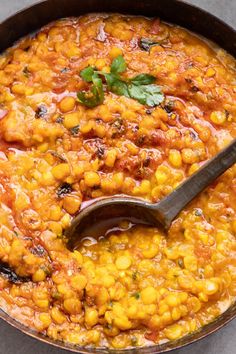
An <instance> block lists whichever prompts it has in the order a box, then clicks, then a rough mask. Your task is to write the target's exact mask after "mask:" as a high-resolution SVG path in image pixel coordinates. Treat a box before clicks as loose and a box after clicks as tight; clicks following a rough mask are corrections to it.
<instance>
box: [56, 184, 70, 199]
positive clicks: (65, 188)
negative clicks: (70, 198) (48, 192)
mask: <svg viewBox="0 0 236 354" xmlns="http://www.w3.org/2000/svg"><path fill="white" fill-rule="evenodd" d="M71 192H72V186H71V184H69V183H67V182H65V183H62V184H61V185H60V187H59V188H58V189H57V196H58V197H59V198H62V197H64V195H66V194H69V193H71Z"/></svg>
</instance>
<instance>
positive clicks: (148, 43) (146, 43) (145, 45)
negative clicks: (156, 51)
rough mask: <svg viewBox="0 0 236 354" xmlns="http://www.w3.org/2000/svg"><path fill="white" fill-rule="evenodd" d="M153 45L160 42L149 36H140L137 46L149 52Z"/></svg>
mask: <svg viewBox="0 0 236 354" xmlns="http://www.w3.org/2000/svg"><path fill="white" fill-rule="evenodd" d="M154 45H160V43H159V42H156V41H154V40H152V39H149V38H141V39H140V41H139V47H140V48H141V49H143V50H145V51H146V52H149V51H150V49H151V47H153V46H154Z"/></svg>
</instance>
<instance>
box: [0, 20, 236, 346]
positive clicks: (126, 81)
mask: <svg viewBox="0 0 236 354" xmlns="http://www.w3.org/2000/svg"><path fill="white" fill-rule="evenodd" d="M235 79H236V76H235V60H234V59H233V58H232V57H230V56H229V55H228V54H227V53H225V52H224V51H223V50H221V49H220V48H218V47H216V46H214V45H213V44H209V43H208V42H206V41H205V40H203V39H201V38H199V37H197V36H195V35H194V34H191V33H190V32H188V31H186V30H184V29H181V28H179V27H177V26H172V25H168V24H166V23H162V22H160V20H159V19H148V18H144V17H132V16H130V17H128V16H122V15H106V14H90V15H86V16H82V17H79V18H68V19H62V20H60V21H58V22H55V23H53V24H49V25H48V26H46V27H44V28H42V29H41V30H40V31H39V32H38V33H36V34H34V35H32V36H31V37H28V38H24V39H22V40H21V41H20V42H18V43H17V44H16V45H15V46H14V47H12V48H11V49H9V50H7V51H6V52H5V53H3V54H2V55H1V57H0V137H1V139H0V306H1V308H2V309H3V310H4V311H5V312H7V313H8V314H10V316H12V317H14V318H15V319H16V320H18V321H19V322H21V323H23V324H25V325H26V326H28V327H30V328H32V329H35V330H36V331H38V332H41V333H43V334H45V335H47V336H49V337H51V338H53V339H55V340H61V341H64V342H69V343H72V344H76V345H82V346H96V347H110V348H115V349H117V348H128V347H137V346H147V345H153V344H156V343H157V344H159V343H163V342H165V341H168V340H176V339H179V338H181V337H182V336H184V335H186V334H189V333H191V332H194V331H196V330H198V329H200V328H201V327H202V326H204V325H205V324H207V323H209V322H211V321H213V320H214V319H215V318H216V317H217V316H219V315H220V314H221V313H222V312H224V311H225V310H226V309H227V308H228V307H229V306H230V305H231V304H232V303H233V302H234V301H235V298H236V238H235V235H236V166H235V165H234V166H233V167H232V168H230V169H229V170H228V171H227V172H226V173H224V175H222V176H221V177H220V178H218V179H217V180H216V181H215V182H214V183H213V184H212V185H211V186H210V187H209V188H207V189H206V190H205V191H204V192H203V193H201V195H200V196H199V197H198V198H196V199H195V200H194V201H193V202H192V203H191V204H190V205H189V206H188V207H187V208H186V209H185V210H184V211H182V212H181V214H180V215H179V217H178V218H177V219H176V220H175V221H174V222H173V223H172V226H171V228H170V229H169V231H168V232H167V233H166V234H165V233H164V231H161V230H159V229H155V228H151V227H149V228H148V227H143V226H140V225H136V226H134V227H132V228H129V227H128V226H129V225H125V224H124V225H122V230H120V231H119V232H118V231H113V232H111V233H110V234H109V235H108V236H107V237H102V238H100V239H98V240H94V239H89V238H88V239H85V240H83V242H81V244H80V246H79V247H78V249H76V250H74V251H69V250H68V248H67V240H66V238H65V236H64V230H65V229H66V228H67V227H68V226H69V225H70V223H71V220H72V218H73V216H74V215H75V214H76V213H78V212H79V210H80V209H81V208H83V205H84V203H87V202H89V201H90V200H92V199H93V200H94V199H96V198H100V197H103V196H109V195H115V194H126V195H132V196H136V197H140V198H144V199H147V200H149V201H152V202H157V201H158V200H160V199H161V198H163V197H164V196H166V195H168V194H169V193H170V192H171V191H172V190H173V189H175V188H176V187H177V186H178V185H179V184H180V183H181V182H182V181H183V180H184V179H185V178H187V177H188V176H190V175H191V174H192V173H194V172H195V171H197V169H198V168H199V167H200V166H201V165H202V164H204V162H205V161H207V160H208V159H209V158H211V157H212V156H214V155H215V154H216V153H217V152H218V151H219V150H220V149H222V148H223V147H225V146H226V145H227V144H228V143H229V142H230V141H231V140H232V139H233V138H235V137H236V80H235Z"/></svg>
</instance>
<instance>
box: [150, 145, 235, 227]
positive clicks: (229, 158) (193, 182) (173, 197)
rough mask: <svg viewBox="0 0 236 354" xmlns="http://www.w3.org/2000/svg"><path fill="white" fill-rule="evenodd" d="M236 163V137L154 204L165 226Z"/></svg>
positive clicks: (154, 208)
mask: <svg viewBox="0 0 236 354" xmlns="http://www.w3.org/2000/svg"><path fill="white" fill-rule="evenodd" d="M234 163H236V139H234V140H233V142H232V143H231V144H229V145H228V146H227V147H226V148H225V149H223V150H222V151H220V152H219V153H218V154H217V155H216V156H215V157H213V158H212V159H211V160H209V161H208V162H207V163H205V164H204V166H203V167H201V168H200V169H199V170H198V171H197V172H195V173H194V174H193V175H192V176H191V177H189V178H188V179H187V180H186V181H185V182H183V183H182V184H181V185H180V186H179V187H178V188H176V189H175V190H174V191H173V192H172V193H170V194H169V195H168V196H167V197H165V198H164V199H162V200H161V201H160V202H159V203H158V204H157V205H156V206H153V211H155V210H156V212H157V214H158V216H159V218H161V219H162V220H163V222H162V223H164V224H165V225H164V226H165V227H166V228H168V227H169V226H170V224H171V222H172V221H173V220H174V219H175V218H176V216H177V215H178V214H179V213H180V211H181V210H182V209H183V208H184V207H185V206H186V205H187V204H188V203H189V202H191V201H192V200H193V199H194V197H196V196H197V195H198V194H199V193H200V192H201V191H202V190H203V189H205V188H206V187H207V186H208V185H209V184H211V183H212V182H213V181H214V180H215V179H216V178H217V177H219V176H220V175H221V174H222V173H223V172H225V171H226V170H227V169H228V168H229V167H231V166H232V165H233V164H234Z"/></svg>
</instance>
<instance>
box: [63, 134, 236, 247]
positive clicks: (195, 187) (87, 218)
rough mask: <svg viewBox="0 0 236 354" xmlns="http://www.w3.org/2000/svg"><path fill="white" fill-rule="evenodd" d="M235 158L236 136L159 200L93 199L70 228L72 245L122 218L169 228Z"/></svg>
mask: <svg viewBox="0 0 236 354" xmlns="http://www.w3.org/2000/svg"><path fill="white" fill-rule="evenodd" d="M235 162H236V139H234V140H233V141H232V142H231V144H229V145H228V146H227V147H226V148H225V149H223V150H222V151H220V152H219V153H218V154H217V155H216V156H214V157H213V158H212V159H211V160H209V161H208V162H206V163H205V164H204V165H203V166H202V167H201V168H200V169H199V170H198V171H197V172H195V173H194V174H193V175H192V176H190V177H189V178H188V179H186V180H185V181H184V182H183V183H182V184H181V185H180V186H178V187H177V188H176V189H175V190H174V191H173V192H172V193H170V194H169V195H168V196H167V197H165V198H163V199H162V200H161V201H160V202H158V203H154V204H152V203H149V202H147V201H146V200H142V199H138V198H133V197H128V196H123V195H122V196H113V197H106V198H102V199H99V200H97V201H95V202H93V203H92V204H90V205H88V206H86V207H85V208H84V209H83V210H82V211H81V212H80V213H79V214H78V215H77V216H75V218H74V220H73V221H72V224H71V226H70V227H69V228H68V229H67V230H66V232H65V236H66V237H67V239H68V248H69V249H71V250H73V249H74V248H76V247H77V245H78V244H79V242H80V241H81V239H83V238H85V237H94V238H98V237H99V236H105V235H106V234H107V231H108V230H111V229H112V228H114V227H115V226H118V224H119V223H120V222H121V221H122V220H126V221H130V222H131V223H133V224H144V225H152V226H158V227H160V226H162V227H164V228H165V229H168V228H169V227H170V225H171V223H172V221H173V220H174V219H175V218H176V216H177V215H178V214H179V213H180V212H181V210H182V209H183V208H184V207H185V206H186V205H187V204H189V203H190V202H191V201H192V200H193V199H194V198H195V197H196V196H197V195H198V194H199V193H200V192H202V191H203V189H205V188H206V187H207V186H208V185H209V184H211V183H212V182H213V181H214V180H215V179H216V178H217V177H219V176H220V175H221V174H222V173H223V172H225V171H226V170H227V169H228V168H229V167H231V166H232V165H233V164H234V163H235Z"/></svg>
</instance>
